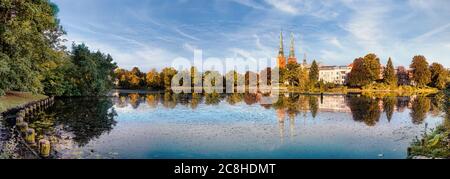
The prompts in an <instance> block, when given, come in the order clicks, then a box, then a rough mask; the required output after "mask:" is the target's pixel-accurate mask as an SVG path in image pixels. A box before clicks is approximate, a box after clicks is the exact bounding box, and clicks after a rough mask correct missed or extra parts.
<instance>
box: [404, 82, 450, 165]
mask: <svg viewBox="0 0 450 179" xmlns="http://www.w3.org/2000/svg"><path fill="white" fill-rule="evenodd" d="M445 94H446V102H445V103H446V106H445V114H444V123H443V124H442V125H440V126H438V127H437V128H436V129H435V130H434V131H433V132H431V133H429V134H427V133H425V134H424V135H423V136H422V138H421V139H416V140H415V141H414V142H413V143H412V144H411V147H410V150H409V158H414V157H417V156H425V157H428V158H446V159H450V90H449V89H447V90H446V91H445Z"/></svg>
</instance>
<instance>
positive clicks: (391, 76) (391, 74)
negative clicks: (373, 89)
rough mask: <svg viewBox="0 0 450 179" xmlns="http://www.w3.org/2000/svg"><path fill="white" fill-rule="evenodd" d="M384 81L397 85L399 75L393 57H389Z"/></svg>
mask: <svg viewBox="0 0 450 179" xmlns="http://www.w3.org/2000/svg"><path fill="white" fill-rule="evenodd" d="M383 77H384V82H385V83H386V84H388V85H395V86H397V81H398V80H397V76H396V75H395V69H394V65H393V64H392V60H391V58H389V60H388V62H387V65H386V70H384V75H383Z"/></svg>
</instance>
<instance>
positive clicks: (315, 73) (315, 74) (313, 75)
mask: <svg viewBox="0 0 450 179" xmlns="http://www.w3.org/2000/svg"><path fill="white" fill-rule="evenodd" d="M309 80H310V81H311V83H313V84H314V85H315V84H317V82H318V81H319V65H317V62H316V60H314V61H313V62H312V64H311V68H310V69H309Z"/></svg>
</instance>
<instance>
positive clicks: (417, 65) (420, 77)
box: [410, 55, 431, 87]
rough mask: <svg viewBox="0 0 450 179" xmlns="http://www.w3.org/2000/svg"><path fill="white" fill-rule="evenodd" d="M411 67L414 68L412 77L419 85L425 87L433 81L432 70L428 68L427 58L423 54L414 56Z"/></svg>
mask: <svg viewBox="0 0 450 179" xmlns="http://www.w3.org/2000/svg"><path fill="white" fill-rule="evenodd" d="M410 68H412V69H413V77H412V79H413V80H414V82H415V83H416V85H417V86H420V87H424V86H426V85H427V84H428V83H430V82H431V72H430V69H429V68H428V62H427V59H426V58H425V57H424V56H422V55H417V56H415V57H413V60H412V63H411V65H410Z"/></svg>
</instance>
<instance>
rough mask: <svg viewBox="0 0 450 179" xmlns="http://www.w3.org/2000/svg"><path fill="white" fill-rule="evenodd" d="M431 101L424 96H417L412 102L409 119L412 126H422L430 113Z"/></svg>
mask: <svg viewBox="0 0 450 179" xmlns="http://www.w3.org/2000/svg"><path fill="white" fill-rule="evenodd" d="M430 103H431V100H430V99H429V98H428V97H426V96H417V98H416V99H414V100H413V101H412V109H411V118H412V121H413V123H414V124H422V123H423V121H424V120H425V118H426V117H427V113H428V111H430V108H431V107H430Z"/></svg>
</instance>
